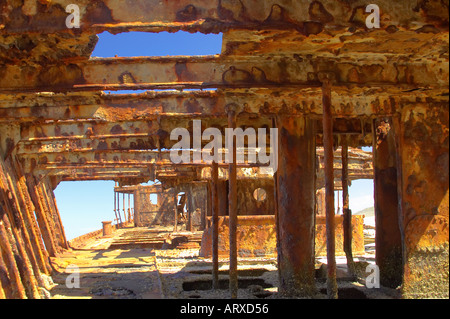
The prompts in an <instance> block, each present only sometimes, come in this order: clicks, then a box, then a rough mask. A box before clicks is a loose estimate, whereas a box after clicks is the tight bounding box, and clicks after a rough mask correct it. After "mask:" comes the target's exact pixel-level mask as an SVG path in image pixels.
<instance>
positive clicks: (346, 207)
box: [341, 135, 355, 277]
mask: <svg viewBox="0 0 450 319" xmlns="http://www.w3.org/2000/svg"><path fill="white" fill-rule="evenodd" d="M341 155H342V212H343V214H344V252H345V257H346V258H347V267H348V273H349V275H350V276H352V277H353V276H355V267H354V262H353V251H352V237H353V236H352V231H353V230H352V211H351V210H350V202H349V195H348V139H347V136H346V135H344V136H342V152H341Z"/></svg>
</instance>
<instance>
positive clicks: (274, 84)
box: [0, 54, 448, 93]
mask: <svg viewBox="0 0 450 319" xmlns="http://www.w3.org/2000/svg"><path fill="white" fill-rule="evenodd" d="M374 55H375V56H373V55H371V56H370V57H368V58H363V57H359V58H355V57H349V58H345V57H333V56H324V57H314V58H313V59H312V58H311V59H302V60H298V59H295V58H292V57H282V58H271V59H267V58H265V57H261V58H258V57H256V58H255V57H247V58H246V59H229V58H226V57H220V56H218V55H217V56H203V57H184V56H180V57H146V58H143V57H133V58H92V59H91V60H89V61H88V62H85V63H79V64H68V65H66V64H60V65H54V66H45V68H42V69H40V70H39V71H36V72H34V73H33V74H31V75H30V73H29V72H28V70H27V69H23V68H21V67H20V66H17V65H7V66H6V67H5V68H4V70H3V74H4V76H3V77H2V78H0V93H24V92H69V91H72V92H73V91H100V90H109V91H120V90H154V89H158V90H171V89H180V90H182V89H209V88H214V89H220V88H280V87H285V88H311V87H316V88H317V87H320V82H319V80H318V76H319V73H321V72H329V71H330V70H332V71H333V72H335V73H336V74H337V75H338V77H337V79H336V84H335V85H336V86H349V85H356V86H360V87H373V86H397V87H403V88H405V89H417V88H421V87H427V86H431V87H436V88H445V87H447V85H446V83H447V81H446V79H447V78H448V72H445V71H443V68H442V66H444V65H448V61H446V60H442V61H441V63H440V65H437V64H436V62H435V61H434V60H433V59H429V58H426V57H421V59H420V61H415V60H407V61H405V59H404V58H401V57H400V58H397V57H392V56H391V57H389V58H388V57H387V56H385V55H383V54H378V57H377V56H376V54H374ZM374 61H376V62H374ZM382 61H383V62H382ZM374 68H375V69H377V70H378V69H379V70H382V72H381V71H378V72H373V70H372V69H374ZM399 68H401V70H402V72H404V73H405V74H411V76H409V77H405V76H399V73H398V69H399ZM439 69H440V70H441V72H438V71H439ZM352 70H354V71H352ZM371 71H372V73H370V72H371ZM366 73H367V74H370V77H367V76H363V75H364V74H366ZM49 83H52V84H51V85H49Z"/></svg>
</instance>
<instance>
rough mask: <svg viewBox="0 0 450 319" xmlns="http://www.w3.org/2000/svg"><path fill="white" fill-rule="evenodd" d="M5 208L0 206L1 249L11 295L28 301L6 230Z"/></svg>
mask: <svg viewBox="0 0 450 319" xmlns="http://www.w3.org/2000/svg"><path fill="white" fill-rule="evenodd" d="M3 209H4V208H3V207H2V206H1V205H0V248H1V250H2V256H3V258H4V262H5V265H6V268H7V270H8V274H9V279H10V281H11V283H12V284H13V285H11V290H12V291H11V294H12V295H13V296H14V298H17V299H26V298H27V294H26V292H25V287H24V285H23V283H22V279H21V277H20V273H19V268H18V265H17V263H16V260H15V258H14V251H13V248H12V246H11V242H10V239H9V237H10V236H9V234H8V231H7V228H6V224H5V219H6V218H7V214H6V212H5V211H4V210H3Z"/></svg>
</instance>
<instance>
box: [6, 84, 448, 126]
mask: <svg viewBox="0 0 450 319" xmlns="http://www.w3.org/2000/svg"><path fill="white" fill-rule="evenodd" d="M332 96H333V101H335V103H334V105H333V107H332V110H333V114H339V117H340V118H355V117H366V118H367V117H377V116H390V115H394V114H395V113H397V112H398V110H399V107H400V105H405V104H406V105H407V104H412V103H425V102H428V103H442V102H443V103H448V88H446V89H437V90H414V91H411V92H405V91H404V90H401V89H398V88H370V89H364V90H361V89H358V88H353V89H350V88H346V89H344V88H342V89H336V90H335V91H334V92H333V94H332ZM320 99H321V92H320V89H315V88H311V89H303V90H299V89H296V90H293V89H284V90H281V89H246V90H232V91H229V90H227V91H222V90H219V91H203V92H202V91H194V92H177V91H169V92H154V91H149V92H146V93H140V94H104V93H98V92H90V93H83V94H82V93H69V94H50V93H48V94H40V93H38V94H20V95H14V96H10V95H0V122H8V123H11V122H21V123H25V122H28V121H32V122H36V121H37V120H39V121H42V122H44V121H51V120H53V121H65V120H89V119H95V120H101V121H108V122H119V121H133V120H157V119H159V118H164V117H170V118H174V117H191V118H199V119H203V118H207V117H221V118H225V117H226V113H225V107H226V105H228V104H230V103H235V104H237V105H243V106H244V109H243V111H244V112H245V114H255V115H256V114H258V115H261V114H263V115H266V116H270V115H275V114H278V113H290V114H291V115H293V116H305V115H309V116H316V117H319V116H321V114H322V109H321V107H320V106H321V104H320Z"/></svg>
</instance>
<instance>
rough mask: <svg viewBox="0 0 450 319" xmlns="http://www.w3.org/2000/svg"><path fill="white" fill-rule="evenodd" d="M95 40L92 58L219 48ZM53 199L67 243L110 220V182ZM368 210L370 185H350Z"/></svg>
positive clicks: (77, 186) (68, 189)
mask: <svg viewBox="0 0 450 319" xmlns="http://www.w3.org/2000/svg"><path fill="white" fill-rule="evenodd" d="M99 38H100V39H99V42H98V44H97V46H96V48H95V50H94V52H93V54H92V56H93V57H114V56H116V55H117V56H119V57H132V56H168V55H211V54H219V53H220V52H221V46H222V35H220V34H219V35H203V34H199V33H196V34H189V33H186V32H177V33H167V32H162V33H158V34H153V33H140V32H131V33H122V34H118V35H111V34H110V33H108V32H105V33H102V34H100V35H99ZM122 93H125V92H122ZM55 196H56V200H57V203H58V209H59V211H60V214H61V219H62V222H63V225H64V229H65V232H66V236H67V239H68V240H71V239H73V238H75V237H78V236H80V235H83V234H85V233H88V232H91V231H94V230H98V229H101V227H102V224H101V222H102V221H111V220H113V219H114V182H113V181H93V182H62V183H60V185H59V186H58V187H57V188H56V190H55ZM341 203H342V201H341ZM371 206H373V181H372V180H360V181H354V182H353V185H352V186H351V187H350V208H351V209H352V210H353V212H358V211H360V210H362V209H364V208H367V207H371Z"/></svg>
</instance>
